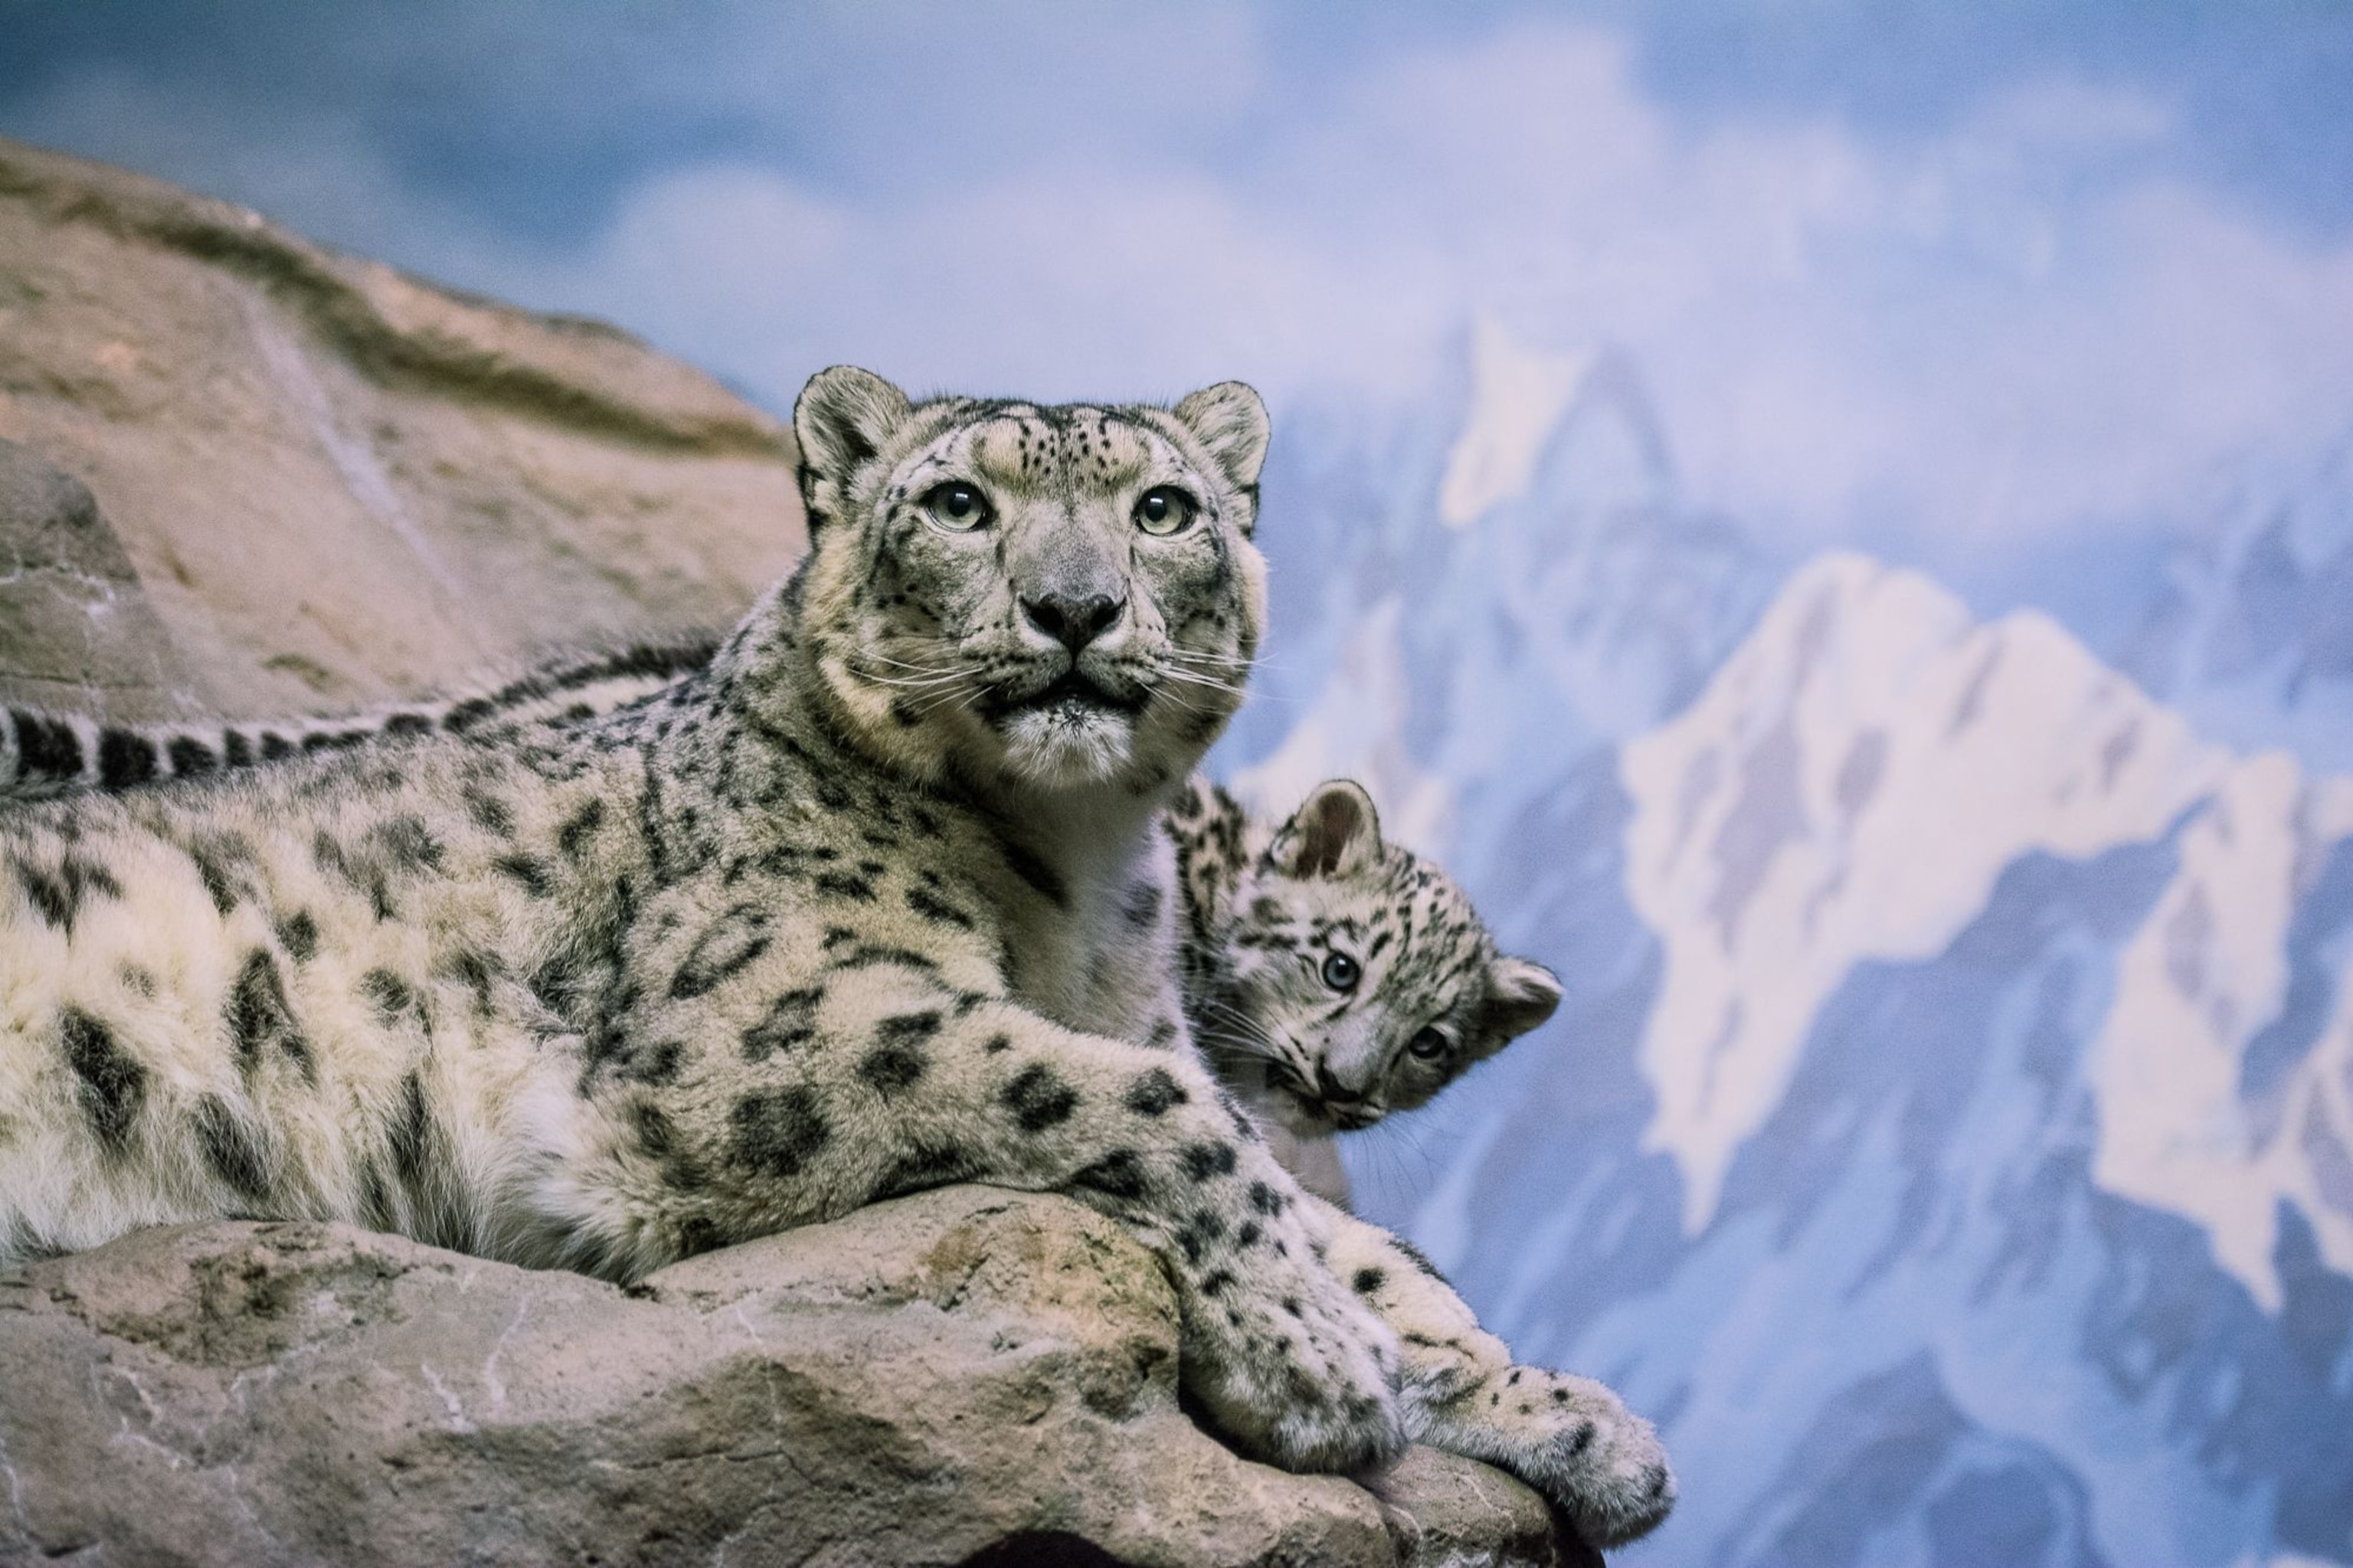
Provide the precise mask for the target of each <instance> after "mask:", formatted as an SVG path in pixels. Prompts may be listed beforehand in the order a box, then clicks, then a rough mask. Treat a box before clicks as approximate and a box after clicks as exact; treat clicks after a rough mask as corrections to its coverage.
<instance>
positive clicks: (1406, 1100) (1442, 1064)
mask: <svg viewBox="0 0 2353 1568" xmlns="http://www.w3.org/2000/svg"><path fill="white" fill-rule="evenodd" d="M1216 948H1217V954H1216V959H1215V963H1214V973H1213V975H1212V976H1211V977H1209V979H1208V983H1207V985H1206V986H1205V987H1204V989H1203V993H1202V994H1201V995H1200V996H1199V997H1198V998H1197V999H1196V1001H1195V1011H1196V1012H1197V1013H1198V1014H1199V1016H1198V1018H1197V1019H1196V1022H1197V1024H1198V1035H1199V1037H1200V1039H1201V1040H1202V1042H1203V1044H1205V1045H1207V1046H1208V1048H1209V1049H1210V1050H1211V1051H1212V1052H1213V1053H1215V1054H1217V1055H1218V1056H1219V1059H1220V1062H1221V1065H1226V1066H1228V1067H1230V1068H1232V1069H1234V1070H1237V1071H1239V1072H1241V1073H1243V1074H1244V1075H1247V1076H1246V1081H1247V1079H1248V1078H1257V1079H1259V1080H1260V1081H1262V1082H1263V1083H1264V1085H1265V1087H1266V1089H1267V1090H1268V1099H1269V1101H1270V1102H1271V1107H1272V1108H1273V1110H1274V1111H1275V1113H1276V1114H1277V1115H1278V1116H1280V1117H1281V1118H1282V1120H1283V1122H1284V1123H1285V1124H1286V1125H1287V1126H1288V1127H1289V1128H1291V1130H1293V1132H1297V1133H1301V1134H1313V1133H1320V1132H1330V1131H1333V1130H1335V1129H1338V1130H1342V1131H1347V1130H1352V1129H1355V1128H1364V1127H1369V1126H1371V1125H1372V1124H1373V1123H1375V1122H1377V1121H1378V1120H1380V1119H1381V1118H1383V1117H1385V1116H1388V1115H1389V1114H1390V1113H1391V1112H1394V1111H1401V1110H1411V1109H1413V1108H1414V1107H1417V1106H1419V1105H1421V1104H1422V1103H1423V1102H1424V1101H1426V1100H1428V1099H1429V1098H1430V1097H1431V1096H1432V1095H1435V1094H1436V1093H1438V1091H1439V1090H1440V1089H1442V1088H1444V1087H1445V1086H1447V1085H1448V1084H1451V1083H1452V1082H1453V1081H1454V1080H1455V1079H1456V1078H1457V1077H1459V1076H1461V1075H1462V1073H1463V1072H1465V1071H1466V1070H1467V1069H1469V1068H1470V1067H1471V1066H1472V1065H1474V1064H1476V1063H1478V1062H1481V1061H1483V1060H1485V1059H1486V1058H1487V1057H1489V1056H1492V1055H1493V1054H1495V1053H1496V1052H1497V1051H1500V1050H1502V1049H1503V1048H1504V1046H1505V1045H1507V1044H1510V1043H1511V1042H1512V1041H1514V1040H1515V1039H1517V1038H1518V1037H1519V1036H1520V1035H1522V1034H1525V1033H1527V1032H1528V1031H1529V1030H1531V1029H1534V1028H1535V1027H1536V1026H1537V1025H1538V1024H1540V1023H1542V1022H1545V1020H1546V1019H1547V1018H1550V1017H1551V1016H1552V1013H1553V1010H1554V1009H1555V1008H1556V1006H1558V1005H1559V1002H1560V995H1561V990H1560V981H1559V980H1556V979H1555V978H1554V976H1553V974H1552V972H1551V971H1550V970H1548V969H1545V968H1544V967H1543V966H1542V965H1539V964H1534V963H1530V962H1529V961H1528V960H1527V959H1517V958H1513V957H1511V956H1510V955H1508V954H1505V953H1502V952H1499V951H1498V950H1497V948H1496V945H1495V938H1494V937H1493V934H1492V933H1491V932H1490V931H1489V930H1488V928H1487V927H1486V924H1485V923H1484V922H1483V921H1482V920H1481V919H1480V918H1479V916H1478V914H1477V912H1476V911H1474V910H1473V909H1472V906H1471V901H1470V899H1469V898H1468V897H1466V896H1465V895H1464V894H1463V892H1462V890H1461V888H1460V887H1459V886H1457V885H1455V883H1454V881H1453V879H1452V878H1451V877H1449V876H1448V875H1447V874H1445V873H1444V872H1443V871H1441V870H1440V869H1439V868H1438V866H1437V865H1435V864H1434V863H1431V862H1430V861H1429V860H1428V859H1426V858H1424V857H1423V856H1421V855H1418V854H1415V853H1412V852H1411V851H1409V850H1407V849H1405V848H1403V847H1402V846H1400V845H1398V844H1392V843H1387V842H1383V840H1382V838H1381V834H1380V825H1379V821H1378V820H1377V818H1376V816H1375V815H1374V812H1373V803H1372V800H1371V799H1370V798H1369V797H1368V796H1366V793H1365V792H1364V790H1363V789H1359V788H1358V787H1357V786H1356V785H1355V784H1352V783H1350V782H1348V781H1347V780H1345V779H1335V780H1333V781H1331V782H1329V783H1325V784H1323V785H1319V786H1318V787H1317V788H1316V789H1315V791H1314V793H1313V794H1312V795H1310V796H1309V797H1308V799H1307V801H1306V803H1305V804H1304V805H1303V806H1301V807H1300V809H1299V810H1298V811H1297V812H1296V813H1295V814H1294V815H1293V816H1292V817H1291V819H1290V820H1289V821H1286V822H1285V823H1284V824H1283V826H1282V829H1281V830H1280V831H1279V832H1277V833H1276V834H1275V835H1274V837H1273V839H1272V840H1271V842H1269V843H1268V845H1267V848H1266V849H1265V851H1264V852H1263V853H1261V855H1260V856H1259V857H1258V860H1257V863H1255V864H1254V865H1253V866H1251V867H1250V870H1249V872H1248V874H1247V875H1246V877H1245V879H1244V881H1243V883H1242V884H1241V885H1240V888H1239V889H1238V892H1237V895H1236V897H1235V899H1234V903H1233V906H1232V909H1231V912H1230V915H1229V924H1228V925H1227V926H1226V927H1225V928H1224V929H1223V930H1222V931H1221V932H1220V933H1219V940H1218V942H1217V944H1216Z"/></svg>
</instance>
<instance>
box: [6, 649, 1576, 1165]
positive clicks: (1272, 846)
mask: <svg viewBox="0 0 2353 1568" xmlns="http://www.w3.org/2000/svg"><path fill="white" fill-rule="evenodd" d="M716 648H717V641H716V640H715V639H685V640H680V641H671V642H660V643H643V644H636V645H632V646H630V647H628V648H625V649H622V650H619V651H617V652H612V653H609V654H604V655H598V656H594V657H575V658H570V659H566V660H564V661H562V662H554V663H551V664H549V665H547V666H545V667H543V669H541V670H539V671H536V672H533V673H530V674H527V675H525V676H523V677H522V678H519V679H517V680H514V681H511V682H508V683H503V684H500V685H495V686H491V687H488V688H486V689H485V691H484V692H483V693H481V694H478V695H474V696H468V697H463V698H445V699H440V700H438V701H428V702H417V703H410V704H406V705H402V706H401V707H400V708H398V709H396V710H392V711H391V712H390V713H388V714H382V715H361V716H358V717H353V718H347V719H336V718H321V719H309V720H294V721H281V722H265V723H251V722H247V723H224V724H219V725H215V726H121V728H126V729H128V730H129V732H130V735H131V736H132V737H135V740H136V741H138V742H143V743H145V745H146V747H147V748H148V750H149V751H151V752H153V754H154V755H157V756H162V755H164V754H165V753H166V752H167V751H169V750H172V749H174V748H177V749H180V750H182V751H185V748H186V747H190V746H194V747H198V748H200V752H201V756H202V758H203V760H201V761H200V762H199V763H198V764H197V766H196V767H195V768H193V769H188V768H184V769H183V771H184V772H186V771H194V772H197V773H203V774H209V773H213V772H216V771H227V770H231V769H234V768H242V767H251V766H260V765H265V764H266V763H267V762H269V761H270V760H274V759H281V758H284V757H287V756H289V755H292V754H293V753H292V752H291V751H290V750H289V749H288V748H287V747H286V746H285V745H283V744H281V745H280V746H279V747H277V749H275V750H274V751H268V752H265V751H264V750H261V749H259V748H258V747H255V746H253V745H252V744H250V742H249V741H246V742H242V743H241V742H240V741H239V740H238V738H237V737H240V736H257V735H258V736H268V737H278V736H300V735H308V736H312V737H313V738H317V739H319V743H320V744H321V745H323V746H329V747H335V748H339V749H340V748H343V747H351V746H357V745H382V744H394V743H398V742H401V741H406V740H412V739H415V738H417V737H418V736H423V735H430V734H438V733H443V732H448V733H453V734H461V733H464V732H466V731H467V730H469V729H480V728H481V727H483V726H490V725H496V724H529V723H533V722H538V721H548V722H553V723H554V724H557V725H559V726H569V725H576V724H578V723H581V722H583V721H585V720H586V719H588V718H592V717H596V716H599V715H603V714H606V713H609V712H612V711H614V710H615V709H617V708H621V707H625V706H628V705H630V704H633V703H637V702H642V701H645V700H647V699H648V698H650V697H651V696H653V695H654V694H657V693H659V691H660V690H661V689H662V688H663V687H665V686H667V685H669V684H670V683H671V682H673V681H675V680H676V679H678V678H679V677H680V676H681V675H682V674H684V673H691V671H693V670H696V669H700V668H701V667H702V665H703V664H704V663H706V662H708V661H709V658H710V656H711V654H712V652H715V650H716ZM45 716H56V715H45ZM64 716H66V717H67V719H68V722H69V724H70V725H71V726H72V727H73V728H74V730H75V731H76V732H77V733H84V732H96V731H98V730H99V729H100V726H97V725H95V724H94V723H93V722H92V721H90V720H89V719H87V718H85V717H81V716H78V715H64ZM26 722H31V721H29V720H27V721H26ZM306 726H307V727H306ZM107 733H116V732H115V731H111V730H110V731H108V732H107ZM120 744H123V745H129V744H131V742H122V743H120ZM314 748H315V747H314ZM165 776H169V775H168V774H165V775H158V777H165ZM20 777H24V776H20ZM40 785H41V787H42V788H43V789H46V790H48V791H52V792H55V793H66V792H70V791H74V790H77V789H107V788H116V787H119V786H116V785H110V784H109V783H107V782H106V781H104V780H103V779H91V778H88V777H84V778H77V779H58V778H56V777H54V776H43V777H42V779H41V780H40ZM5 792H6V789H5V779H0V794H5ZM1163 826H1164V828H1165V830H1166V832H1167V835H1168V837H1169V840H1170V842H1171V843H1172V845H1173V847H1174V849H1175V852H1176V861H1177V864H1178V866H1179V868H1180V875H1179V877H1178V893H1179V895H1180V898H1181V906H1180V909H1179V912H1178V919H1177V928H1178V930H1179V932H1180V935H1181V938H1182V949H1181V951H1182V960H1183V962H1182V970H1181V973H1182V979H1183V984H1184V1000H1185V1012H1186V1016H1187V1022H1189V1023H1190V1025H1191V1028H1192V1033H1193V1036H1194V1038H1195V1040H1196V1041H1197V1042H1198V1043H1199V1044H1202V1045H1203V1047H1204V1048H1205V1050H1206V1052H1207V1054H1208V1060H1209V1063H1210V1065H1211V1066H1212V1067H1214V1068H1215V1069H1216V1070H1217V1071H1218V1073H1219V1075H1220V1076H1221V1077H1222V1078H1223V1079H1224V1080H1225V1081H1226V1083H1227V1085H1228V1086H1229V1087H1230V1088H1232V1089H1233V1090H1234V1092H1235V1093H1236V1094H1237V1095H1238V1096H1240V1097H1241V1098H1242V1099H1243V1100H1244V1102H1245V1103H1246V1104H1248V1105H1249V1106H1250V1107H1251V1108H1252V1109H1253V1110H1255V1111H1257V1112H1258V1113H1259V1114H1260V1115H1261V1119H1262V1120H1264V1121H1265V1122H1267V1123H1268V1124H1269V1130H1270V1131H1271V1132H1272V1133H1273V1134H1274V1136H1275V1148H1276V1150H1277V1151H1278V1153H1279V1154H1281V1155H1282V1158H1283V1162H1284V1163H1285V1164H1286V1165H1289V1166H1290V1167H1291V1168H1292V1172H1293V1175H1294V1176H1297V1177H1299V1178H1300V1179H1301V1180H1302V1181H1306V1182H1307V1184H1308V1185H1309V1186H1310V1188H1311V1189H1314V1190H1317V1191H1323V1192H1326V1193H1327V1195H1332V1196H1338V1195H1340V1194H1341V1193H1342V1192H1344V1190H1345V1181H1344V1180H1342V1179H1339V1178H1338V1177H1337V1175H1336V1165H1335V1164H1334V1163H1331V1162H1330V1161H1328V1160H1325V1159H1324V1158H1323V1156H1322V1151H1321V1150H1320V1147H1319V1146H1320V1145H1321V1144H1322V1143H1323V1142H1324V1140H1327V1139H1329V1138H1330V1136H1331V1135H1332V1134H1333V1133H1335V1132H1348V1131H1356V1130H1358V1129H1360V1128H1366V1127H1370V1126H1372V1125H1373V1124H1375V1123H1376V1122H1378V1121H1379V1120H1381V1119H1382V1118H1384V1117H1387V1116H1388V1115H1390V1114H1391V1113H1393V1112H1396V1111H1400V1110H1411V1109H1414V1108H1416V1107H1419V1106H1421V1105H1423V1104H1426V1103H1427V1102H1428V1101H1429V1100H1430V1098H1431V1097H1433V1096H1434V1095H1436V1094H1437V1093H1438V1092H1439V1091H1440V1090H1441V1089H1443V1088H1445V1087H1447V1086H1449V1085H1451V1084H1452V1083H1453V1082H1454V1081H1455V1080H1456V1079H1457V1078H1459V1077H1461V1075H1462V1074H1463V1073H1464V1072H1466V1071H1468V1070H1469V1069H1470V1068H1471V1067H1472V1066H1473V1065H1476V1064H1477V1063H1479V1062H1482V1061H1483V1060H1485V1059H1486V1058H1487V1057H1488V1056H1490V1055H1493V1054H1494V1053H1495V1052H1497V1051H1499V1050H1501V1049H1502V1048H1503V1047H1504V1046H1505V1045H1507V1044H1510V1043H1511V1042H1512V1041H1513V1040H1514V1039H1516V1038H1517V1037H1518V1036H1519V1035H1521V1034H1523V1033H1526V1032H1528V1031H1529V1030H1532V1029H1535V1028H1536V1027H1537V1026H1538V1025H1540V1024H1542V1023H1543V1022H1544V1021H1545V1020H1546V1018H1547V1017H1549V1016H1550V1015H1551V1013H1552V1011H1553V1009H1554V1007H1555V1005H1556V1003H1557V1001H1558V1000H1559V995H1560V987H1559V981H1558V980H1556V978H1555V977H1554V976H1553V975H1552V974H1551V973H1550V971H1548V970H1546V969H1543V968H1542V967H1541V966H1539V965H1536V964H1534V963H1531V962H1529V961H1527V960H1525V959H1515V958H1511V957H1508V956H1506V955H1504V954H1503V953H1501V952H1500V951H1499V950H1498V948H1497V947H1496V944H1495V941H1494V938H1493V935H1492V933H1491V932H1490V931H1489V930H1488V928H1487V927H1486V925H1485V923H1484V922H1483V921H1482V920H1481V919H1480V918H1479V916H1478V914H1477V912H1476V911H1475V910H1473V909H1472V906H1471V903H1470V900H1469V898H1468V897H1467V896H1466V895H1464V894H1463V893H1462V891H1461V888H1459V887H1458V886H1457V885H1455V884H1454V882H1453V881H1452V880H1451V878H1449V877H1448V876H1447V875H1446V874H1445V872H1444V871H1443V870H1442V869H1440V867H1439V866H1438V865H1436V864H1435V863H1432V862H1430V860H1428V859H1426V858H1424V857H1422V856H1419V855H1416V854H1414V853H1411V852H1410V851H1408V850H1406V849H1404V848H1402V847H1400V846H1398V845H1396V844H1391V843H1388V842H1384V841H1383V840H1382V839H1381V837H1380V831H1379V824H1378V820H1377V816H1376V814H1375V811H1374V809H1373V805H1372V802H1371V800H1370V799H1369V797H1367V796H1366V795H1365V793H1364V791H1363V790H1362V789H1360V788H1359V787H1357V786H1356V785H1354V784H1353V783H1350V782H1348V781H1346V780H1340V779H1335V780H1331V781H1329V782H1327V783H1325V784H1324V785H1322V786H1319V787H1318V788H1317V789H1316V790H1315V791H1314V792H1313V794H1312V795H1311V796H1310V798H1309V800H1307V801H1306V802H1305V803H1304V804H1303V807H1302V808H1301V810H1299V811H1298V812H1297V813H1295V814H1294V815H1293V817H1291V818H1290V819H1289V820H1288V821H1279V820H1275V819H1271V818H1262V817H1255V816H1253V815H1252V814H1251V813H1250V812H1248V811H1246V810H1244V809H1243V808H1242V807H1241V805H1240V803H1239V802H1238V801H1236V800H1234V798H1233V797H1232V796H1231V795H1229V794H1228V793H1227V792H1226V791H1225V790H1224V789H1220V788H1219V787H1218V786H1217V785H1216V784H1214V783H1212V782H1211V781H1210V780H1209V779H1207V778H1206V777H1204V776H1201V775H1195V776H1194V777H1193V778H1192V779H1188V780H1187V785H1186V787H1185V788H1184V789H1182V790H1180V791H1178V793H1177V795H1176V799H1175V800H1174V802H1173V803H1172V804H1171V805H1170V807H1169V808H1168V810H1167V811H1166V814H1165V817H1164V821H1163ZM576 831H577V830H576V829H575V832H576ZM913 897H914V899H915V901H916V903H917V904H918V906H923V907H924V908H926V909H927V910H931V911H934V912H940V913H944V914H945V915H946V916H948V917H950V918H954V913H955V912H954V906H950V905H947V904H945V903H944V902H943V901H940V900H938V899H936V898H934V896H933V895H931V894H930V893H928V892H927V891H925V890H923V889H918V890H916V892H915V893H914V895H913ZM1158 897H1159V890H1158V889H1157V888H1155V887H1145V888H1143V889H1140V890H1139V900H1138V902H1137V903H1136V904H1135V905H1134V906H1132V907H1129V908H1125V909H1123V910H1122V915H1123V916H1124V917H1125V918H1128V919H1130V920H1134V921H1137V922H1138V923H1140V924H1142V925H1145V926H1147V927H1148V926H1150V925H1151V924H1152V923H1153V922H1154V921H1155V920H1156V918H1157V916H1158V906H1157V902H1156V901H1157V899H1158ZM1335 956H1337V958H1338V959H1341V960H1342V961H1344V962H1345V963H1346V964H1347V965H1348V966H1349V970H1348V974H1347V976H1346V977H1345V983H1341V984H1335V983H1334V982H1333V981H1332V980H1330V979H1328V978H1327V977H1326V975H1325V972H1324V966H1325V965H1326V964H1328V963H1329V962H1331V961H1332V960H1333V959H1334V958H1335Z"/></svg>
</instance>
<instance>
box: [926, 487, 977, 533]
mask: <svg viewBox="0 0 2353 1568" xmlns="http://www.w3.org/2000/svg"><path fill="white" fill-rule="evenodd" d="M923 510H924V511H925V512H927V513H929V514H931V519H932V521H933V522H934V523H936V524H939V525H940V526H941V527H943V528H944V529H946V530H947V531H948V532H949V533H951V534H969V533H971V532H972V531H973V530H974V529H975V528H977V527H979V526H980V525H981V524H984V523H986V522H987V521H988V518H989V506H988V497H987V496H986V495H983V494H982V493H980V487H979V486H978V485H976V484H969V483H967V482H965V481H963V480H961V479H952V480H950V481H948V482H946V483H945V484H935V485H934V486H932V488H931V489H930V490H929V491H927V492H925V493H924V495H923Z"/></svg>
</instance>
